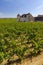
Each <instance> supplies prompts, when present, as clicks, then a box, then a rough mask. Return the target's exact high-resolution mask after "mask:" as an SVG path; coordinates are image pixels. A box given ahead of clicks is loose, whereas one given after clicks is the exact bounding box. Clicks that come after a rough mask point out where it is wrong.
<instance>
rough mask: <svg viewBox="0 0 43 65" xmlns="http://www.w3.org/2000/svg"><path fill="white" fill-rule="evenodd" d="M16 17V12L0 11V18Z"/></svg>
mask: <svg viewBox="0 0 43 65" xmlns="http://www.w3.org/2000/svg"><path fill="white" fill-rule="evenodd" d="M14 17H16V14H15V13H10V14H9V13H2V12H0V18H14Z"/></svg>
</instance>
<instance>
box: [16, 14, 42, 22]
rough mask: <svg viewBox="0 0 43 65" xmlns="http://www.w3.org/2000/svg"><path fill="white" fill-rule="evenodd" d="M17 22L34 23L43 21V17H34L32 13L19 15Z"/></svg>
mask: <svg viewBox="0 0 43 65" xmlns="http://www.w3.org/2000/svg"><path fill="white" fill-rule="evenodd" d="M17 21H19V22H33V21H43V15H38V16H37V17H33V16H32V15H31V14H30V13H28V14H23V15H20V14H18V15H17Z"/></svg>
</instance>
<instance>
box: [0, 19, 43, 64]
mask: <svg viewBox="0 0 43 65" xmlns="http://www.w3.org/2000/svg"><path fill="white" fill-rule="evenodd" d="M41 51H43V22H17V21H16V19H0V64H1V63H2V62H3V61H4V60H6V59H8V61H10V60H11V59H12V60H14V58H13V56H14V55H16V56H18V58H19V59H20V61H22V60H23V59H24V58H25V56H26V55H30V56H31V57H32V56H37V55H38V54H40V53H41Z"/></svg>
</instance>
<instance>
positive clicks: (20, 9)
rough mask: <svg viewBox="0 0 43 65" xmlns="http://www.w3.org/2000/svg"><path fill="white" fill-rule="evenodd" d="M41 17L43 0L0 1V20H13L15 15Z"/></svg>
mask: <svg viewBox="0 0 43 65" xmlns="http://www.w3.org/2000/svg"><path fill="white" fill-rule="evenodd" d="M27 13H31V14H32V15H33V16H37V15H39V14H41V15H43V0H0V18H14V17H16V16H17V14H20V15H22V14H27Z"/></svg>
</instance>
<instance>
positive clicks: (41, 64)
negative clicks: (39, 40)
mask: <svg viewBox="0 0 43 65" xmlns="http://www.w3.org/2000/svg"><path fill="white" fill-rule="evenodd" d="M5 63H6V62H5V61H4V63H3V64H2V65H5ZM6 65H43V52H42V53H41V54H40V55H38V56H37V57H33V58H32V61H31V59H29V58H26V59H24V61H23V62H22V63H21V64H20V63H19V62H13V63H11V64H6Z"/></svg>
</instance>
